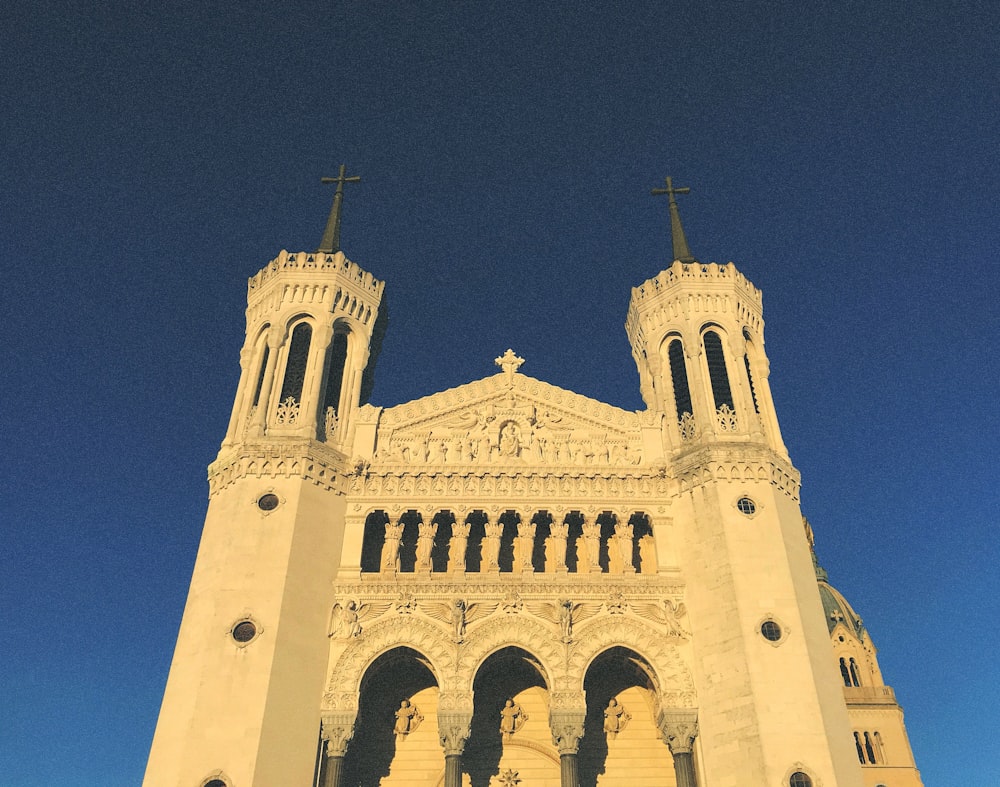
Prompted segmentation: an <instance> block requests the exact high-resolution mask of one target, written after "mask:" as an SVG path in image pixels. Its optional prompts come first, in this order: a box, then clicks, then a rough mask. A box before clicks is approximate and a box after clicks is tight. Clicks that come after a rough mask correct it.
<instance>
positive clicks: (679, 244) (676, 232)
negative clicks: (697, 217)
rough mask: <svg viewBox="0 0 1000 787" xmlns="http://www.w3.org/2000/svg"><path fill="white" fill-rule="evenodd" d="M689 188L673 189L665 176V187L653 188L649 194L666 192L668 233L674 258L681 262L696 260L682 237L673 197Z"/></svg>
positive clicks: (682, 233)
mask: <svg viewBox="0 0 1000 787" xmlns="http://www.w3.org/2000/svg"><path fill="white" fill-rule="evenodd" d="M690 191H691V189H690V188H689V187H687V186H685V187H684V188H679V189H675V188H674V183H673V180H672V179H671V178H667V187H666V188H665V189H653V190H652V191H651V192H649V193H650V194H652V195H653V196H654V197H655V196H658V195H660V194H666V195H668V197H669V198H670V235H671V237H673V240H674V259H675V260H680V261H681V262H697V261H698V260H696V259H695V258H694V256H693V255H692V254H691V250H690V249H689V248H688V244H687V238H685V237H684V227H682V226H681V214H680V212H678V210H677V200H676V199H674V195H675V194H687V193H689V192H690Z"/></svg>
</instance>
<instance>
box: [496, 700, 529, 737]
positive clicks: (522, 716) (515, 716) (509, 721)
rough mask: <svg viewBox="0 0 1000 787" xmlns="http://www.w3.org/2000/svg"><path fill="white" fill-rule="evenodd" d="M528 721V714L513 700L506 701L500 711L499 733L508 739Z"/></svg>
mask: <svg viewBox="0 0 1000 787" xmlns="http://www.w3.org/2000/svg"><path fill="white" fill-rule="evenodd" d="M527 720H528V714H527V713H525V712H524V710H522V708H521V706H520V705H518V704H517V703H516V702H514V700H512V699H508V700H507V701H506V702H505V703H504V706H503V708H501V709H500V732H501V733H502V734H503V736H504V737H505V738H509V737H510V736H511V735H513V734H514V733H515V732H517V731H518V730H519V729H521V727H523V726H524V723H525V722H526V721H527Z"/></svg>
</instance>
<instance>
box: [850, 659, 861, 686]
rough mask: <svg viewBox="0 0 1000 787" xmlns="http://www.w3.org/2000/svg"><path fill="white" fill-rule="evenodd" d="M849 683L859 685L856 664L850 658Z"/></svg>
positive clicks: (859, 680) (859, 679) (859, 678)
mask: <svg viewBox="0 0 1000 787" xmlns="http://www.w3.org/2000/svg"><path fill="white" fill-rule="evenodd" d="M851 683H853V684H854V685H855V686H860V685H861V677H860V675H859V673H858V664H857V662H856V661H855V660H854V659H851Z"/></svg>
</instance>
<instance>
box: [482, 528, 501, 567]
mask: <svg viewBox="0 0 1000 787" xmlns="http://www.w3.org/2000/svg"><path fill="white" fill-rule="evenodd" d="M485 530H486V536H485V538H483V559H482V565H483V568H484V570H486V571H499V570H500V537H501V536H502V535H503V525H502V524H500V523H499V522H487V523H486V528H485Z"/></svg>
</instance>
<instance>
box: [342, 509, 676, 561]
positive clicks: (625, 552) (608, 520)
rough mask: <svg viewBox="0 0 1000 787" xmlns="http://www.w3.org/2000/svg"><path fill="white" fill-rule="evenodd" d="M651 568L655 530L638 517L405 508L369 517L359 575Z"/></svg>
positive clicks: (598, 511) (603, 513) (597, 511)
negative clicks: (422, 510) (363, 572)
mask: <svg viewBox="0 0 1000 787" xmlns="http://www.w3.org/2000/svg"><path fill="white" fill-rule="evenodd" d="M656 562H657V561H656V554H655V544H654V541H653V530H652V526H651V524H650V521H649V518H648V517H647V516H646V515H645V514H644V513H642V512H629V511H607V510H603V509H594V510H590V511H579V510H572V511H539V512H536V513H533V514H527V513H525V514H521V513H518V512H516V511H513V510H507V509H493V510H483V509H477V510H474V511H470V512H467V513H463V512H451V511H437V512H426V513H423V512H419V511H414V510H408V511H405V512H403V513H396V512H393V513H388V512H384V511H380V512H375V513H373V514H372V515H370V516H369V517H368V520H367V522H366V524H365V539H364V544H363V546H362V556H361V569H362V571H367V572H380V573H383V574H396V573H399V572H404V573H405V572H414V573H431V572H449V573H454V574H464V573H466V572H480V573H489V572H494V573H500V572H512V573H521V574H530V573H534V572H546V573H592V574H600V573H612V574H634V573H637V572H638V573H654V572H655V571H656Z"/></svg>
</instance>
